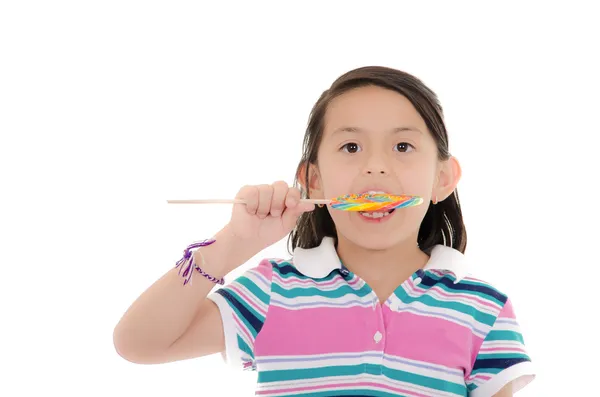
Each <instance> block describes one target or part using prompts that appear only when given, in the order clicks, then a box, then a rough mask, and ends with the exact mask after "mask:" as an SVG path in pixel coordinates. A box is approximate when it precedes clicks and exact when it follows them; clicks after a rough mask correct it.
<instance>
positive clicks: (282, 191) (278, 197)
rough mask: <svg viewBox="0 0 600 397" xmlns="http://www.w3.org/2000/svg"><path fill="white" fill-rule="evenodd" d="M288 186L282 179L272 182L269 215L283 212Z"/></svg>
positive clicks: (275, 215)
mask: <svg viewBox="0 0 600 397" xmlns="http://www.w3.org/2000/svg"><path fill="white" fill-rule="evenodd" d="M288 190H289V186H288V184H287V183H285V182H283V181H278V182H275V183H274V184H273V200H272V201H271V216H274V217H278V216H281V214H282V213H283V209H284V208H285V199H286V196H287V192H288Z"/></svg>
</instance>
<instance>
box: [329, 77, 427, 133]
mask: <svg viewBox="0 0 600 397" xmlns="http://www.w3.org/2000/svg"><path fill="white" fill-rule="evenodd" d="M403 125H414V126H415V127H417V128H419V129H420V130H421V131H426V130H427V127H426V125H425V121H424V120H423V118H422V117H421V115H420V114H419V113H418V112H417V110H416V109H415V107H414V106H413V104H412V103H411V102H410V101H409V100H408V99H407V98H406V97H405V96H404V95H401V94H399V93H398V92H396V91H392V90H388V89H385V88H381V87H375V86H367V87H360V88H355V89H353V90H350V91H348V92H346V93H344V94H342V95H340V96H338V97H336V98H334V99H333V100H332V101H331V102H330V103H329V106H328V107H327V112H326V113H325V132H326V133H327V132H328V131H329V132H331V131H332V130H334V129H336V128H339V127H341V126H351V127H356V128H364V129H368V130H379V129H381V130H389V129H391V128H396V127H401V126H403Z"/></svg>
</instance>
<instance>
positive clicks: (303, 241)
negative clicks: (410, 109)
mask: <svg viewBox="0 0 600 397" xmlns="http://www.w3.org/2000/svg"><path fill="white" fill-rule="evenodd" d="M364 86H378V87H382V88H386V89H389V90H393V91H396V92H398V93H399V94H401V95H403V96H405V97H406V98H407V99H408V100H409V101H410V102H411V103H412V104H413V106H414V107H415V109H416V110H417V112H419V114H420V115H421V117H422V118H423V120H425V124H426V125H427V128H428V130H429V132H430V133H431V135H432V137H433V138H434V140H435V141H436V144H437V149H438V158H439V160H442V161H443V160H447V159H448V158H449V157H450V152H449V150H448V133H447V131H446V126H445V124H444V116H443V112H442V106H441V105H440V102H439V100H438V98H437V95H436V94H435V93H434V92H433V91H432V90H431V89H429V88H428V87H427V86H425V84H423V82H421V80H419V79H418V78H416V77H414V76H412V75H410V74H408V73H405V72H402V71H399V70H395V69H391V68H386V67H380V66H367V67H362V68H358V69H354V70H351V71H349V72H347V73H345V74H343V75H342V76H340V77H339V78H338V79H337V80H335V81H334V82H333V84H332V85H331V87H329V89H328V90H326V91H325V92H323V94H321V97H320V98H319V100H318V101H317V102H316V103H315V105H314V106H313V109H312V111H311V113H310V116H309V119H308V125H307V128H306V132H305V135H304V143H303V148H302V158H301V159H300V163H299V164H298V168H297V171H296V177H295V179H294V185H295V186H297V187H299V188H301V190H302V197H304V198H308V190H307V189H304V188H302V187H301V186H300V185H299V183H298V175H299V174H300V172H301V170H302V167H303V166H304V165H305V164H306V173H305V175H304V177H303V180H304V181H308V176H309V175H308V164H315V165H316V163H317V153H318V150H319V146H320V143H321V139H322V136H323V130H324V127H325V113H326V111H327V107H328V105H329V103H330V102H331V100H332V99H334V98H336V97H338V96H340V95H342V94H344V93H345V92H347V91H349V90H352V89H355V88H358V87H364ZM324 236H329V237H333V238H335V239H337V233H336V229H335V224H334V223H333V219H331V216H330V214H329V211H328V209H327V208H326V207H323V208H318V207H317V208H316V209H315V210H314V211H311V212H306V213H304V214H302V216H301V217H300V219H298V223H297V225H296V228H295V229H294V230H293V231H292V233H290V236H289V240H288V244H289V243H290V241H291V245H292V249H294V248H296V247H301V248H313V247H316V246H318V245H319V244H320V243H321V240H322V239H323V237H324ZM417 243H418V244H419V247H420V249H421V250H422V251H424V252H427V253H429V252H430V251H431V249H432V248H433V247H434V246H435V245H437V244H442V245H447V246H449V247H452V248H455V249H457V250H459V251H460V252H463V253H464V252H465V248H466V245H467V233H466V230H465V225H464V222H463V217H462V211H461V209H460V202H459V200H458V192H457V190H454V192H453V194H451V195H450V196H449V197H448V198H446V199H445V200H443V201H440V202H439V203H437V204H436V205H430V206H429V208H428V209H427V213H426V214H425V218H424V219H423V221H422V223H421V227H420V229H419V234H418V238H417Z"/></svg>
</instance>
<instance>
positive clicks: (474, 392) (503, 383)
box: [465, 297, 535, 397]
mask: <svg viewBox="0 0 600 397" xmlns="http://www.w3.org/2000/svg"><path fill="white" fill-rule="evenodd" d="M473 351H474V352H475V360H474V363H473V367H472V368H471V371H470V373H469V374H468V375H467V376H466V379H465V380H466V384H467V387H468V390H469V396H470V397H489V396H494V397H506V396H508V397H511V396H512V395H513V393H516V392H518V391H519V390H521V389H522V388H524V387H525V386H526V385H527V384H529V383H530V382H531V381H532V380H533V379H534V378H535V371H534V369H533V367H532V364H531V359H530V357H529V355H528V354H527V350H526V348H525V342H524V339H523V335H522V334H521V330H520V327H519V324H518V322H517V320H516V317H515V313H514V311H513V307H512V303H511V301H510V300H509V299H508V298H506V297H505V298H504V304H503V305H502V307H501V309H500V311H499V312H498V314H497V316H496V318H495V319H494V323H493V324H492V325H491V326H490V328H489V330H488V332H487V335H486V336H485V339H484V340H483V341H481V342H477V343H476V345H474V346H473Z"/></svg>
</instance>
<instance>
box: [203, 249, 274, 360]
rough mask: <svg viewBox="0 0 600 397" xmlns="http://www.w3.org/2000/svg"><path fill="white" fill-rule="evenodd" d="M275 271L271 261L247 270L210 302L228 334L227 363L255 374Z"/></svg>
mask: <svg viewBox="0 0 600 397" xmlns="http://www.w3.org/2000/svg"><path fill="white" fill-rule="evenodd" d="M272 274H273V267H272V264H271V262H270V261H269V260H267V259H264V260H262V261H261V262H260V263H259V264H258V266H256V267H254V268H252V269H250V270H247V271H246V272H244V273H243V274H242V275H241V276H239V277H238V278H237V279H235V280H233V281H232V282H231V283H229V284H227V285H225V286H224V287H221V288H219V289H218V290H216V291H214V292H213V293H211V294H210V295H208V299H210V300H212V301H213V302H215V303H216V304H217V306H218V308H219V311H220V312H221V319H222V321H223V331H224V333H225V353H224V354H223V357H224V359H225V361H226V362H227V363H228V364H230V365H232V366H234V367H236V368H240V369H244V370H255V369H256V364H255V357H254V341H255V340H256V336H257V335H258V333H259V332H260V330H261V328H262V326H263V324H264V322H265V319H266V316H267V311H268V308H269V303H270V296H271V276H272Z"/></svg>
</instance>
